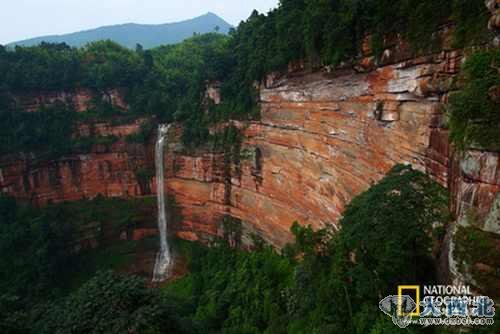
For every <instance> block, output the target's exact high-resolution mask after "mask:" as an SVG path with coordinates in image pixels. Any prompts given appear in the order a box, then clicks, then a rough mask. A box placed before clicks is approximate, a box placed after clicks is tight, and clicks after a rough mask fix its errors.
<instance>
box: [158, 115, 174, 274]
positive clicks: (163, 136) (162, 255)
mask: <svg viewBox="0 0 500 334" xmlns="http://www.w3.org/2000/svg"><path fill="white" fill-rule="evenodd" d="M169 129H170V124H168V125H162V124H160V126H159V127H158V140H157V141H156V147H155V164H156V189H157V201H158V229H159V230H160V251H159V252H158V254H157V255H156V262H155V267H154V272H153V282H161V281H163V280H165V279H166V278H167V277H168V274H169V273H168V271H169V269H170V265H171V263H172V258H171V255H170V248H169V246H168V240H167V216H166V212H165V183H164V177H163V150H164V147H165V143H166V142H167V134H168V130H169Z"/></svg>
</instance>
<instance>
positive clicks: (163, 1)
mask: <svg viewBox="0 0 500 334" xmlns="http://www.w3.org/2000/svg"><path fill="white" fill-rule="evenodd" d="M277 3H278V0H0V44H7V43H9V42H14V41H19V40H23V39H27V38H32V37H38V36H45V35H57V34H64V33H70V32H75V31H80V30H86V29H92V28H97V27H100V26H103V25H113V24H120V23H129V22H134V23H147V24H157V23H167V22H175V21H182V20H185V19H189V18H193V17H196V16H199V15H202V14H205V13H207V12H209V11H210V12H213V13H215V14H217V15H219V16H221V17H222V18H223V19H225V20H226V21H228V22H229V23H231V24H233V25H237V24H238V22H240V21H241V20H243V19H246V18H247V17H248V16H249V15H250V13H251V12H252V10H253V9H257V10H258V11H260V12H267V11H268V10H269V9H270V8H273V7H275V6H276V5H277Z"/></svg>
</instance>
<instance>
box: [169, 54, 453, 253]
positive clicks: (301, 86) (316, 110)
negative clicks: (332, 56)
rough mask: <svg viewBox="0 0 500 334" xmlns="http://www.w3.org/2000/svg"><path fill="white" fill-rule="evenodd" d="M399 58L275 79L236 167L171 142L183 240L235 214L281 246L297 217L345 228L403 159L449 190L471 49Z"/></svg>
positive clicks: (246, 129)
mask: <svg viewBox="0 0 500 334" xmlns="http://www.w3.org/2000/svg"><path fill="white" fill-rule="evenodd" d="M388 52H389V51H388ZM392 60H393V61H396V62H395V63H390V62H389V61H388V62H389V64H387V65H385V66H380V67H377V68H376V69H374V70H371V71H363V72H356V71H355V70H349V69H346V70H338V71H334V72H329V71H328V70H327V69H324V70H322V71H318V72H314V73H306V72H299V73H297V72H296V73H288V74H287V75H284V76H282V77H280V76H278V75H273V76H270V77H269V78H268V80H266V83H265V84H264V85H263V86H262V87H261V106H262V118H261V121H259V122H253V123H251V124H249V125H239V126H240V127H241V128H242V132H243V133H244V136H243V137H244V142H243V145H242V147H241V159H239V161H238V162H237V163H236V164H235V163H234V162H233V163H232V164H231V166H230V168H227V167H226V168H225V163H224V154H213V153H203V154H198V155H187V154H183V153H182V150H179V149H178V145H177V144H173V145H171V152H170V154H168V155H167V156H169V157H170V158H169V159H170V161H169V163H167V164H166V166H167V174H166V175H168V180H167V186H168V189H169V193H170V194H171V195H173V196H174V197H175V198H176V200H177V203H178V204H179V205H180V207H181V208H182V213H183V216H184V218H185V224H183V226H182V231H181V232H182V234H183V235H185V236H187V235H189V238H190V239H196V238H201V239H207V235H206V234H214V233H219V234H220V233H221V231H220V226H219V222H220V221H221V219H222V217H224V216H225V215H230V216H232V217H235V218H238V219H240V220H241V221H242V223H243V230H244V232H247V233H246V234H247V235H246V236H247V237H248V234H249V233H257V234H258V235H260V236H261V237H263V238H264V239H265V240H266V241H268V242H270V243H271V244H273V245H275V246H278V247H280V246H283V245H284V244H285V243H286V242H288V241H290V237H291V235H290V232H289V229H290V226H291V224H292V223H293V222H294V221H298V222H300V223H302V224H311V225H312V226H314V227H315V228H320V227H324V226H327V225H333V226H336V224H337V222H338V219H339V217H340V216H341V214H342V211H343V209H344V208H345V206H346V205H347V204H348V203H349V202H350V201H351V200H352V198H353V197H355V196H356V195H358V194H359V193H361V192H362V191H364V190H366V189H368V188H369V187H370V185H372V184H373V183H375V182H377V181H378V180H380V179H381V178H382V177H383V176H384V174H385V173H386V172H387V171H388V170H389V169H390V168H392V167H393V166H394V165H395V164H398V163H405V164H412V165H413V166H414V167H415V168H417V169H420V170H422V171H424V172H427V173H429V174H430V175H432V176H433V177H434V178H435V179H436V180H437V181H438V182H440V183H441V184H443V185H444V186H447V183H448V168H449V147H448V138H447V131H446V130H445V129H443V128H441V125H442V123H443V120H442V118H443V114H442V110H441V106H442V101H443V100H444V99H446V91H447V90H449V88H448V87H447V86H446V84H447V83H448V82H451V79H452V77H453V76H454V75H456V74H457V73H458V70H459V65H460V62H461V60H462V52H461V51H457V50H448V51H443V52H440V53H437V54H434V55H430V56H426V57H421V58H417V59H409V60H402V61H397V57H396V56H393V58H392ZM176 148H177V150H176ZM226 162H227V161H226ZM227 174H229V175H227ZM228 179H229V182H228V181H227V180H228ZM244 234H245V233H244ZM247 240H249V239H248V238H247Z"/></svg>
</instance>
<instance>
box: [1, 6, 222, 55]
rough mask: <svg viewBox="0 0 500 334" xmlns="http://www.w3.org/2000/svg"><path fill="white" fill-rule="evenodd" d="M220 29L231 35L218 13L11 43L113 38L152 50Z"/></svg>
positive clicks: (72, 43) (73, 42)
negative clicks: (178, 20)
mask: <svg viewBox="0 0 500 334" xmlns="http://www.w3.org/2000/svg"><path fill="white" fill-rule="evenodd" d="M216 27H218V28H219V32H220V33H224V34H227V33H228V32H229V29H230V28H231V27H232V26H231V25H230V24H229V23H227V22H226V21H225V20H224V19H222V18H221V17H219V16H217V15H216V14H214V13H207V14H205V15H202V16H199V17H196V18H193V19H190V20H186V21H180V22H175V23H166V24H135V23H127V24H120V25H112V26H105V27H100V28H96V29H91V30H85V31H80V32H75V33H70V34H64V35H53V36H42V37H36V38H31V39H26V40H23V41H18V42H13V43H10V44H9V45H10V46H15V45H23V46H32V45H37V44H40V43H42V42H50V43H62V42H65V43H66V44H68V45H70V46H77V47H78V46H82V45H85V44H87V43H89V42H93V41H98V40H106V39H110V40H112V41H115V42H117V43H119V44H121V45H123V46H126V47H129V48H134V47H135V46H136V44H141V45H142V46H143V47H144V48H146V49H149V48H153V47H156V46H159V45H162V44H174V43H178V42H182V41H183V40H184V39H186V38H188V37H191V36H192V35H193V34H194V33H208V32H213V31H215V30H216Z"/></svg>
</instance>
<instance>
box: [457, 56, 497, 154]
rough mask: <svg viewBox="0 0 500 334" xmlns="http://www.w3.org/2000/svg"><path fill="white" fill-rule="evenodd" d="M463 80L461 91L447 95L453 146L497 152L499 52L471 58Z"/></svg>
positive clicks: (466, 65)
mask: <svg viewBox="0 0 500 334" xmlns="http://www.w3.org/2000/svg"><path fill="white" fill-rule="evenodd" d="M462 80H463V82H462V84H463V87H462V88H461V90H460V91H458V92H456V93H454V94H452V95H451V96H450V105H449V109H450V110H449V115H450V121H449V127H450V130H451V139H452V141H453V143H454V144H455V145H456V146H458V147H459V148H461V149H466V148H468V147H471V146H472V147H479V148H485V149H492V150H497V151H498V150H500V50H498V49H494V50H490V51H483V52H478V53H475V54H473V55H471V56H470V57H469V58H468V59H467V61H466V62H465V64H464V75H463V78H462Z"/></svg>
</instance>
